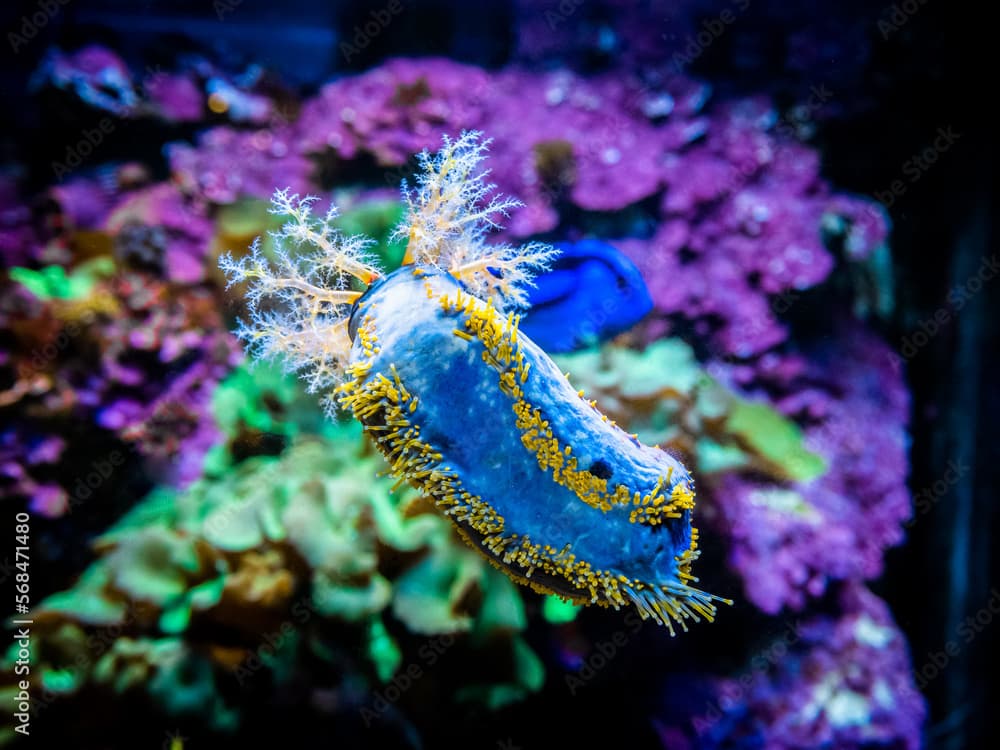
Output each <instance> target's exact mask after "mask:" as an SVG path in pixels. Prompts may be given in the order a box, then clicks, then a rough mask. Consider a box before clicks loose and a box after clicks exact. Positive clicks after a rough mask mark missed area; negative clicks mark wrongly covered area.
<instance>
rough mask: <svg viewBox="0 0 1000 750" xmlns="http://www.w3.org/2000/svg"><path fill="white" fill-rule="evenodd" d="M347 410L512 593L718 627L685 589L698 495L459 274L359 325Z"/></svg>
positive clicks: (421, 271)
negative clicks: (504, 577) (505, 578)
mask: <svg viewBox="0 0 1000 750" xmlns="http://www.w3.org/2000/svg"><path fill="white" fill-rule="evenodd" d="M350 331H351V335H352V338H353V345H352V350H351V355H350V363H351V364H350V366H349V368H348V374H349V377H350V379H349V380H348V382H347V383H346V384H345V385H343V386H341V388H340V399H341V403H342V404H343V405H344V406H345V407H347V408H349V409H350V410H352V411H353V413H354V415H355V416H356V417H357V418H358V419H359V420H360V421H362V422H363V423H364V424H365V426H366V430H367V431H368V432H369V434H370V435H371V436H372V438H373V440H374V442H375V444H376V446H377V447H378V448H379V450H380V451H381V452H382V453H383V454H384V455H385V456H386V458H387V459H388V460H389V462H390V465H391V467H392V471H393V473H394V474H396V475H397V476H399V477H400V478H405V479H407V480H409V481H411V482H412V483H413V484H414V485H416V486H417V487H418V488H420V489H422V490H423V491H424V492H425V493H426V494H427V495H428V496H429V497H431V498H432V499H433V500H434V502H435V504H436V505H437V507H438V508H439V509H440V510H441V511H442V512H444V513H445V514H446V515H448V516H449V517H450V518H451V519H452V520H453V521H454V522H455V523H456V524H457V526H458V528H459V530H460V531H461V532H462V534H463V536H465V537H466V539H467V540H468V541H469V542H470V543H471V544H473V545H474V546H476V547H477V548H479V549H480V550H481V551H482V552H483V553H484V554H485V555H486V556H487V557H488V558H489V559H490V560H491V561H492V562H494V563H495V564H496V565H498V566H500V567H501V568H503V569H504V570H505V571H506V572H508V573H509V574H510V575H512V576H513V577H514V578H515V579H517V580H519V581H521V582H523V583H527V584H529V585H531V586H533V587H534V588H535V589H537V590H540V591H544V592H547V593H555V594H558V595H560V596H563V597H566V598H569V599H573V600H575V601H578V602H583V603H597V604H602V605H605V606H613V607H615V608H617V607H619V606H622V605H629V604H633V603H634V604H635V605H636V606H638V608H639V610H640V613H641V614H642V615H643V616H644V617H649V616H651V617H653V618H654V619H656V620H657V621H660V622H663V623H665V624H667V625H668V627H670V628H671V632H673V628H672V625H671V620H673V621H674V622H677V623H679V624H680V625H681V626H683V627H685V628H686V623H685V620H687V619H698V616H699V615H701V616H705V617H707V618H708V619H711V618H712V615H713V614H714V611H715V607H714V605H713V604H712V599H714V598H715V597H713V596H712V595H709V594H705V593H704V592H701V591H699V590H697V589H694V588H691V587H690V586H689V585H688V584H689V583H690V582H691V581H693V580H695V579H694V578H693V577H692V575H691V573H690V566H691V562H692V561H693V560H694V558H695V557H696V556H697V552H696V548H697V531H696V530H695V529H694V528H693V527H692V526H691V512H692V509H693V507H694V492H693V482H692V479H691V476H690V474H689V473H688V471H687V470H686V469H685V468H684V466H683V465H682V464H681V463H680V462H679V461H678V460H677V459H675V458H674V457H673V456H671V455H669V454H668V453H666V452H664V451H662V450H660V449H658V448H652V447H647V446H644V445H641V444H640V443H639V441H638V440H637V439H636V438H635V437H634V436H631V435H628V434H627V433H625V432H624V431H623V430H622V429H620V428H619V427H617V426H616V425H615V424H614V423H613V422H611V421H609V420H607V418H605V417H604V416H603V415H602V414H601V413H600V412H599V411H598V409H597V408H596V406H595V405H594V404H593V402H588V401H586V400H585V399H584V398H583V395H582V393H578V392H577V391H575V390H574V389H573V387H572V385H571V384H570V383H569V381H568V379H567V378H566V376H564V375H563V373H561V372H560V371H559V370H558V368H557V367H556V365H555V363H554V362H553V361H552V360H551V359H550V358H549V357H548V356H547V355H546V354H545V352H543V351H542V350H541V349H540V348H539V347H538V346H536V345H535V344H534V343H533V342H532V341H530V340H529V339H528V338H527V337H526V336H525V335H524V334H523V333H520V332H519V331H518V330H517V318H516V317H515V316H513V315H508V316H504V315H502V314H501V313H499V312H498V311H497V310H495V309H494V308H493V306H492V305H491V304H490V303H488V302H484V301H483V300H481V299H479V298H477V297H473V296H471V295H469V294H467V293H466V292H464V291H463V289H462V287H461V285H460V283H459V282H458V281H456V280H455V279H454V278H452V277H451V276H449V275H448V274H446V273H444V272H441V271H437V270H435V269H430V268H422V267H413V266H404V267H403V268H401V269H400V270H398V271H396V272H395V273H393V274H390V275H389V276H387V277H385V278H384V279H382V280H381V281H379V282H377V283H376V284H374V285H373V286H372V287H371V288H370V289H369V290H368V291H367V292H366V293H365V295H364V296H363V297H362V298H361V299H360V300H359V301H358V303H357V304H356V306H355V309H354V311H353V313H352V316H351V321H350Z"/></svg>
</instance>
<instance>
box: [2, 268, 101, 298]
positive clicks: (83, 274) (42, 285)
mask: <svg viewBox="0 0 1000 750" xmlns="http://www.w3.org/2000/svg"><path fill="white" fill-rule="evenodd" d="M112 273H114V261H112V260H111V259H110V258H95V259H94V260H91V261H88V262H86V263H82V264H80V265H79V266H77V267H76V268H75V269H74V270H73V271H72V272H71V273H66V269H65V268H63V267H62V266H45V267H44V268H40V269H39V270H37V271H35V270H32V269H30V268H22V267H20V266H18V267H15V268H11V269H10V277H11V279H13V280H14V281H16V282H18V283H19V284H21V285H22V286H23V287H25V288H26V289H27V290H28V291H29V292H31V293H32V294H34V295H35V296H36V297H38V298H39V299H42V300H46V301H48V300H54V299H58V300H67V301H71V300H81V299H86V298H87V297H89V296H90V295H91V293H92V292H93V291H94V287H95V286H96V285H97V283H98V282H99V281H100V280H101V279H102V278H104V277H107V276H110V275H111V274H112Z"/></svg>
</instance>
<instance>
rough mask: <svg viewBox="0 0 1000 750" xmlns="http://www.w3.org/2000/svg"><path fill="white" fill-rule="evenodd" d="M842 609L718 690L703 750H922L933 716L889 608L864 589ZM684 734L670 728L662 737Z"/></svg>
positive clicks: (852, 593) (698, 729) (774, 647)
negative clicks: (915, 680) (721, 749)
mask: <svg viewBox="0 0 1000 750" xmlns="http://www.w3.org/2000/svg"><path fill="white" fill-rule="evenodd" d="M839 603H840V606H841V609H842V614H840V615H837V616H828V615H817V616H812V617H809V618H807V619H804V620H800V621H798V622H796V623H795V624H794V625H793V626H792V628H791V629H790V631H789V635H788V636H786V637H783V638H779V639H778V640H777V641H775V642H774V643H772V644H769V645H768V647H767V648H766V649H765V650H764V651H763V652H762V653H761V654H759V655H758V656H757V657H755V658H754V659H753V660H751V663H750V670H752V671H748V672H747V673H746V674H745V675H743V676H742V678H740V679H737V678H726V679H722V680H718V681H716V682H715V683H714V690H713V692H714V697H713V698H712V699H710V701H709V702H708V704H707V705H706V706H705V707H704V709H703V710H702V711H701V712H700V713H698V714H695V715H694V716H693V717H692V719H691V725H692V727H693V729H694V734H695V735H696V736H697V738H698V743H697V746H698V747H706V748H716V747H727V748H759V749H760V750H806V749H807V748H819V747H822V748H828V749H829V750H840V749H844V750H847V749H848V748H858V747H898V748H907V750H915V749H916V748H918V747H920V731H921V727H922V725H923V722H924V718H925V715H926V707H925V704H924V700H923V698H922V696H921V695H920V693H919V692H918V691H917V689H916V687H915V685H914V683H913V679H912V674H911V669H912V666H911V663H910V656H909V653H908V649H907V646H906V640H905V638H904V637H903V635H902V633H901V632H900V631H899V629H898V628H897V626H896V624H895V623H894V622H893V619H892V616H891V615H890V613H889V608H888V607H887V606H886V604H885V602H883V601H882V600H881V599H879V598H878V597H876V596H875V595H874V594H872V593H871V592H870V591H868V590H867V589H865V588H864V587H863V586H860V585H848V586H845V587H844V589H843V591H841V593H840V595H839ZM747 676H749V679H747ZM683 734H684V732H682V731H681V730H680V728H678V727H668V728H667V732H665V733H664V736H665V738H666V737H676V736H683Z"/></svg>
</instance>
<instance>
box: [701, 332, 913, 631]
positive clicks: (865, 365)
mask: <svg viewBox="0 0 1000 750" xmlns="http://www.w3.org/2000/svg"><path fill="white" fill-rule="evenodd" d="M719 372H726V368H725V367H722V366H719ZM729 374H730V376H731V377H732V378H733V380H734V381H736V382H737V383H739V384H740V385H741V386H742V387H743V388H746V389H747V390H749V391H750V392H752V393H753V392H756V393H759V394H761V395H763V394H764V393H768V392H770V393H772V394H775V393H776V394H778V395H776V396H772V399H773V401H774V405H775V406H776V407H777V408H778V409H779V410H780V411H781V412H783V413H784V414H785V415H786V416H789V417H792V418H795V419H796V420H798V421H799V422H801V423H803V424H805V425H806V428H805V441H806V445H807V446H808V447H809V449H810V450H812V451H814V452H816V453H818V454H819V455H821V456H823V457H824V458H825V459H826V461H827V465H828V470H827V471H826V473H825V474H823V475H822V476H821V477H819V478H817V479H815V480H812V481H811V482H807V483H800V484H795V485H793V486H790V487H777V486H774V485H766V484H763V483H761V482H760V481H758V480H755V479H751V478H747V477H744V476H740V475H735V474H730V475H726V476H725V477H723V478H722V479H721V480H720V482H719V484H718V486H717V487H716V488H714V491H713V493H712V497H713V499H714V500H713V508H714V510H715V511H716V512H718V514H719V520H720V522H721V523H720V528H721V529H722V530H723V531H724V533H726V534H727V535H728V536H729V537H730V540H731V545H732V546H731V549H730V564H731V565H732V566H733V567H734V568H735V569H736V570H737V571H739V573H740V575H741V576H742V578H743V581H744V586H745V588H746V593H747V596H748V597H749V598H750V599H751V600H752V601H753V602H754V604H756V605H757V606H758V607H760V608H761V609H763V610H764V611H766V612H770V613H775V612H777V611H779V610H780V609H781V608H782V607H783V606H789V607H792V608H796V609H798V608H801V607H802V606H803V605H804V604H805V602H806V600H807V598H808V597H810V596H817V595H819V594H821V593H823V591H824V590H825V588H826V586H827V584H828V582H829V581H830V580H835V579H870V578H873V577H875V576H877V575H879V574H880V573H881V572H882V558H883V555H884V554H885V550H886V549H887V548H888V547H890V546H893V545H895V544H899V543H900V542H901V541H902V539H903V523H904V522H905V521H906V519H907V518H909V516H910V513H911V508H910V496H909V492H908V490H907V488H906V476H907V471H908V463H907V434H906V424H907V421H908V413H909V395H908V393H907V390H906V387H905V385H904V383H903V379H902V376H901V374H900V373H899V372H898V371H897V369H896V368H895V366H894V364H893V361H892V356H891V350H890V349H889V348H888V347H887V346H886V345H885V344H884V343H883V342H882V341H881V340H880V339H879V338H878V337H877V336H875V335H874V334H872V333H869V332H867V331H865V330H864V329H863V328H861V327H860V326H858V325H856V324H852V325H844V326H843V327H842V330H841V332H840V333H839V335H838V336H837V337H836V338H835V339H834V342H833V343H824V344H822V345H819V346H816V347H814V348H813V350H810V351H809V356H808V358H806V357H804V356H802V355H795V354H792V355H777V354H771V355H767V356H765V357H762V358H761V359H760V360H758V361H757V362H756V363H754V364H753V365H743V366H738V367H734V368H731V369H730V370H729Z"/></svg>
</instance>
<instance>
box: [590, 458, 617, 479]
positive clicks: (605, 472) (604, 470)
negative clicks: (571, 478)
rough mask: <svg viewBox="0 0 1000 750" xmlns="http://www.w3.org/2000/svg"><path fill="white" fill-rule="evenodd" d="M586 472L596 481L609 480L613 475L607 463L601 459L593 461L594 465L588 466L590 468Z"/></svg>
mask: <svg viewBox="0 0 1000 750" xmlns="http://www.w3.org/2000/svg"><path fill="white" fill-rule="evenodd" d="M587 471H589V472H590V473H591V474H593V475H594V476H595V477H597V478H598V479H611V475H612V474H613V473H614V472H612V471H611V467H610V466H609V465H608V462H607V461H605V460H604V459H603V458H599V459H597V460H596V461H594V463H592V464H591V465H590V468H589V469H587Z"/></svg>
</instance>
